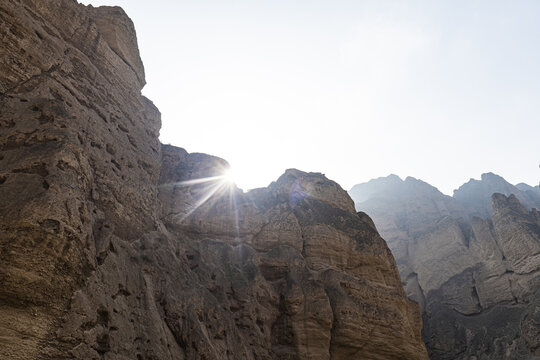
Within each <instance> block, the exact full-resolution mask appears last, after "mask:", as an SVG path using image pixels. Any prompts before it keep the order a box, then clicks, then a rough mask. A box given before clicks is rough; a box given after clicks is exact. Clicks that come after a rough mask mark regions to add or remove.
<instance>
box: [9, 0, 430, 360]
mask: <svg viewBox="0 0 540 360" xmlns="http://www.w3.org/2000/svg"><path fill="white" fill-rule="evenodd" d="M0 35H1V39H2V42H1V47H2V51H0V107H1V111H0V198H1V199H2V201H1V202H0V263H1V264H2V266H1V267H0V358H2V359H64V358H66V359H67V358H76V359H355V358H357V359H364V358H365V359H367V358H369V359H393V358H395V359H426V358H427V354H426V351H425V348H424V345H423V343H422V341H421V338H420V328H421V321H420V313H419V310H418V307H417V305H416V304H414V303H413V302H411V301H410V300H408V299H407V297H406V296H405V293H404V291H403V290H402V288H401V285H400V280H399V275H398V272H397V268H396V265H395V262H394V259H393V258H392V256H391V253H390V251H389V249H388V248H387V246H386V244H385V242H384V240H383V239H382V238H381V237H380V236H379V234H378V233H377V231H376V230H375V227H374V225H373V223H372V221H371V220H370V219H369V217H367V216H366V215H365V214H362V213H356V212H355V210H354V204H353V202H352V200H351V199H350V198H349V197H348V195H347V194H346V192H344V191H343V190H342V189H341V188H340V187H339V185H337V184H336V183H334V182H332V181H330V180H328V179H326V178H325V177H324V176H323V175H321V174H312V173H304V172H300V171H298V170H288V171H287V172H286V173H285V174H284V175H282V176H281V177H280V178H279V179H278V180H277V181H276V182H275V183H273V184H272V185H270V186H269V187H268V188H266V189H258V190H254V191H251V192H249V193H246V194H244V193H242V192H241V191H239V190H238V189H236V188H235V187H234V186H233V185H231V184H228V183H227V182H226V181H224V179H223V177H222V176H221V174H222V173H223V170H224V169H225V168H226V167H227V166H228V165H227V163H226V162H225V161H224V160H221V159H219V158H215V157H211V156H208V155H204V154H188V153H187V152H186V151H184V150H183V149H180V148H175V147H171V146H163V147H162V146H161V145H160V144H159V141H158V132H159V128H160V115H159V112H158V110H157V109H156V108H155V107H154V106H153V105H152V103H151V102H150V101H149V100H147V99H145V98H144V97H143V96H141V94H140V90H141V88H142V86H143V85H144V71H143V67H142V63H141V60H140V58H139V55H138V51H137V44H136V38H135V32H134V27H133V24H132V23H131V21H130V20H129V18H128V17H127V16H126V15H125V14H124V13H123V11H122V10H121V9H120V8H108V7H103V8H92V7H85V6H82V5H79V4H77V3H76V2H74V1H70V0H51V1H30V0H27V1H18V0H6V1H3V2H2V3H1V4H0ZM201 179H204V180H201Z"/></svg>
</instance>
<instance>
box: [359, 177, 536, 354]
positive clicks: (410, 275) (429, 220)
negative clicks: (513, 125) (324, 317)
mask: <svg viewBox="0 0 540 360" xmlns="http://www.w3.org/2000/svg"><path fill="white" fill-rule="evenodd" d="M349 194H350V195H351V197H352V198H353V200H354V201H355V206H356V209H357V210H358V211H364V212H366V213H367V214H368V215H369V216H370V217H371V218H372V219H373V221H374V223H375V225H376V227H377V229H378V230H379V232H380V233H381V235H382V236H383V238H384V239H385V240H386V241H387V242H388V245H389V247H390V249H391V250H392V253H393V255H394V257H395V259H396V262H397V264H398V268H399V272H400V275H401V279H402V283H403V286H404V288H405V290H406V292H407V295H408V296H409V297H410V298H411V299H413V300H415V301H417V302H418V303H419V304H420V306H421V308H422V311H423V322H424V329H423V338H424V341H425V342H426V345H427V347H428V351H429V354H430V358H431V359H448V360H450V359H473V358H474V359H535V358H537V357H538V356H540V331H539V330H538V329H540V311H538V309H539V306H540V292H539V289H540V216H539V212H538V211H537V210H536V209H538V208H540V188H539V187H538V186H530V185H527V184H523V183H522V184H518V185H512V184H510V183H508V182H507V181H506V180H505V179H504V178H502V177H501V176H498V175H496V174H493V173H487V174H483V175H482V176H481V178H480V180H474V179H471V180H470V181H469V182H467V183H466V184H464V185H462V186H461V187H459V189H457V190H455V191H454V195H453V196H447V195H444V194H443V193H441V192H440V191H439V190H437V188H435V187H433V186H431V185H430V184H428V183H425V182H423V181H421V180H418V179H415V178H412V177H407V178H406V179H405V180H402V179H401V178H399V177H398V176H396V175H390V176H388V177H385V178H378V179H374V180H371V181H369V182H366V183H363V184H358V185H355V186H354V187H353V188H352V189H351V190H350V191H349ZM509 354H511V355H509Z"/></svg>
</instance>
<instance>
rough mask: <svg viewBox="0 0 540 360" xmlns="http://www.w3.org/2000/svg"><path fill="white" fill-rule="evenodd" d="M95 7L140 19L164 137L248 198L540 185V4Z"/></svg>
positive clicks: (104, 0)
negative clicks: (472, 184)
mask: <svg viewBox="0 0 540 360" xmlns="http://www.w3.org/2000/svg"><path fill="white" fill-rule="evenodd" d="M83 3H85V4H88V3H91V4H93V5H94V6H99V5H118V6H121V7H123V8H124V10H125V11H126V12H127V14H128V15H129V16H130V17H131V19H132V20H133V21H134V23H135V27H136V30H137V36H138V41H139V48H140V51H141V57H142V60H143V63H144V65H145V71H146V81H147V85H146V87H145V88H144V89H143V94H145V95H146V96H147V97H148V98H150V99H151V100H152V101H153V102H154V103H155V104H156V106H157V107H158V108H159V109H160V111H161V112H162V120H163V127H162V130H161V135H160V139H161V141H162V142H163V143H170V144H172V145H176V146H180V147H183V148H185V149H186V150H187V151H189V152H203V153H208V154H212V155H216V156H219V157H222V158H224V159H226V160H227V161H228V162H229V163H230V164H231V165H232V166H233V168H234V170H235V173H236V181H237V184H238V186H239V187H241V188H244V189H249V188H254V187H262V186H266V185H268V184H269V183H270V182H271V181H274V180H275V179H277V178H278V177H279V176H280V175H281V174H282V173H283V172H284V170H285V169H287V168H298V169H300V170H303V171H310V172H321V173H324V174H326V176H327V177H328V178H330V179H332V180H334V181H336V182H338V183H340V185H341V186H342V187H343V188H345V189H350V188H351V187H352V186H353V185H355V184H358V183H362V182H366V181H369V180H370V179H374V178H378V177H384V176H388V175H389V174H396V175H398V176H400V177H401V178H405V177H407V176H412V177H414V178H417V179H422V180H423V181H425V182H428V183H429V184H431V185H433V186H435V187H437V188H438V189H439V190H440V191H442V192H443V193H445V194H448V195H452V190H454V189H457V188H458V187H459V186H460V185H462V184H463V183H465V182H467V181H468V180H469V179H471V178H475V179H479V178H480V175H481V174H482V173H486V172H493V173H495V174H498V175H500V176H502V177H504V178H505V179H506V180H507V181H508V182H510V183H512V184H517V183H520V182H525V183H527V184H529V185H532V186H536V185H538V181H539V178H540V176H539V175H540V170H539V167H538V164H539V161H540V159H539V158H538V154H540V142H539V141H538V134H540V121H538V115H539V114H540V101H539V100H540V70H539V69H538V66H537V64H538V63H539V61H538V60H540V47H538V46H537V45H536V44H537V38H538V37H539V35H540V23H538V21H537V19H538V18H539V17H540V3H538V2H534V1H516V2H512V3H509V2H503V1H475V2H470V1H457V2H456V1H441V2H429V1H407V2H401V1H337V2H323V1H311V2H307V1H298V2H286V1H272V2H270V1H258V2H253V1H251V2H250V1H235V2H229V3H224V2H218V1H197V2H187V1H154V2H146V1H138V0H137V1H136V0H131V1H127V0H90V1H83Z"/></svg>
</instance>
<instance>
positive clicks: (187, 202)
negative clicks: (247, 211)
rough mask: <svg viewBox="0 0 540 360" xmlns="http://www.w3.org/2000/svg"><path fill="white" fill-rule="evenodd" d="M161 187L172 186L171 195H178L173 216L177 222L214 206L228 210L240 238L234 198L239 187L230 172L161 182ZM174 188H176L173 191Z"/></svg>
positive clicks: (221, 209) (236, 234)
mask: <svg viewBox="0 0 540 360" xmlns="http://www.w3.org/2000/svg"><path fill="white" fill-rule="evenodd" d="M162 187H170V188H172V189H173V191H172V192H171V196H174V197H178V198H177V199H175V200H174V201H177V202H178V203H177V204H178V205H179V206H178V210H179V212H177V213H176V216H175V217H176V220H175V221H177V222H178V223H180V224H181V223H184V222H186V221H188V219H189V218H190V217H192V216H195V215H194V213H195V212H196V211H197V210H200V209H206V210H208V211H210V210H211V209H212V207H214V206H216V207H217V208H218V211H223V212H228V213H229V214H230V215H232V218H233V221H234V224H233V226H234V227H235V230H236V233H235V236H236V237H237V238H240V226H239V216H238V206H237V199H236V197H237V192H238V191H239V189H238V188H237V187H236V185H235V184H234V182H233V180H232V177H231V172H229V171H223V174H222V175H216V176H208V177H202V178H198V179H190V180H184V181H177V182H173V183H168V184H163V185H162ZM175 189H177V190H176V191H175ZM178 190H179V191H178ZM173 194H174V195H173ZM224 205H225V206H224ZM224 215H226V214H224Z"/></svg>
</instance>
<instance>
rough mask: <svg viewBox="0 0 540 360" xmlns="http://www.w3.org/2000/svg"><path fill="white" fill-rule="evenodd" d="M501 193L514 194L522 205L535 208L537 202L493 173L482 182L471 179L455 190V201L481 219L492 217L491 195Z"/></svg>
mask: <svg viewBox="0 0 540 360" xmlns="http://www.w3.org/2000/svg"><path fill="white" fill-rule="evenodd" d="M494 193H500V194H504V195H507V196H508V195H511V194H513V195H514V196H516V197H517V198H518V199H519V201H520V202H521V203H522V204H525V205H526V206H528V207H532V206H534V204H533V203H534V202H535V200H532V202H531V200H530V199H528V196H526V195H525V194H523V193H522V192H521V191H520V190H519V189H518V188H517V187H515V186H514V185H512V184H510V183H508V182H507V181H506V180H505V179H504V178H502V177H501V176H499V175H496V174H493V173H486V174H482V176H481V179H480V180H474V179H471V180H469V182H467V183H465V184H463V185H462V186H460V187H459V188H458V189H457V190H454V199H455V200H456V201H457V202H458V203H459V204H461V205H462V206H464V207H466V208H467V209H469V216H478V217H481V218H490V217H491V195H493V194H494Z"/></svg>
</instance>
